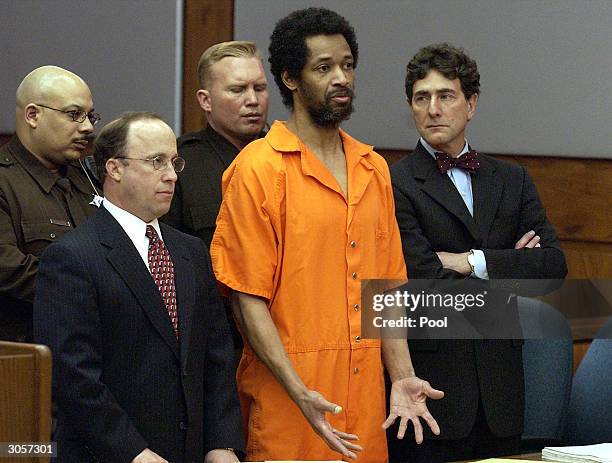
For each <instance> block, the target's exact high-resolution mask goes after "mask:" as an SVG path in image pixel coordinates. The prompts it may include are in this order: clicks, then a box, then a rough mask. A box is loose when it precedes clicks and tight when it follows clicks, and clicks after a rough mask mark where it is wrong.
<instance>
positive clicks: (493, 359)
mask: <svg viewBox="0 0 612 463" xmlns="http://www.w3.org/2000/svg"><path fill="white" fill-rule="evenodd" d="M480 161H481V168H480V169H479V170H478V171H477V172H475V173H474V174H472V177H471V180H472V192H473V198H474V217H472V216H471V215H470V213H469V211H468V209H467V207H466V206H465V203H464V202H463V200H462V198H461V196H460V195H459V193H458V192H457V189H456V187H455V186H454V185H453V183H452V181H451V180H450V178H449V177H448V175H446V174H440V173H439V171H438V170H437V166H436V162H435V160H434V159H433V157H432V156H431V155H430V154H429V153H428V152H427V151H426V150H425V148H424V147H423V146H422V145H421V144H420V143H419V144H418V145H417V147H416V150H415V152H414V153H413V154H412V155H410V156H407V157H406V158H404V159H402V160H400V161H398V162H397V163H395V164H394V165H393V166H392V167H391V179H392V182H393V188H394V195H395V209H396V215H397V221H398V225H399V229H400V233H401V237H402V246H403V252H404V258H405V260H406V266H407V268H408V277H409V278H429V279H434V278H455V279H458V278H465V277H464V276H462V275H461V274H459V273H457V272H455V271H453V270H449V269H445V268H443V267H442V264H441V262H440V260H439V259H438V257H437V255H436V252H439V251H447V252H455V253H458V252H466V251H469V250H470V249H480V250H482V251H483V252H484V255H485V258H486V261H487V270H488V273H489V277H490V278H491V279H501V278H513V279H521V278H524V279H527V278H533V279H537V278H563V277H565V274H566V273H567V268H566V265H565V258H564V255H563V252H562V251H561V248H560V246H559V242H558V240H557V237H556V235H555V231H554V229H553V227H552V225H551V224H550V223H549V222H548V220H547V219H546V214H545V211H544V208H543V207H542V204H541V203H540V199H539V197H538V193H537V191H536V188H535V185H534V184H533V182H532V180H531V178H530V177H529V175H528V174H527V172H526V170H525V169H524V168H522V167H520V166H517V165H513V164H509V163H506V162H503V161H499V160H496V159H493V158H491V157H488V156H486V155H481V157H480ZM529 230H535V232H536V233H537V234H538V235H539V236H540V237H541V241H540V243H541V246H542V247H541V248H536V249H523V250H515V249H514V245H515V243H516V242H517V241H518V240H519V238H520V237H521V236H522V235H523V234H524V233H526V232H527V231H529ZM514 301H515V300H514ZM514 303H515V302H514ZM409 345H410V351H411V354H412V358H413V362H414V366H415V370H416V372H417V374H418V375H419V376H420V377H422V378H426V379H427V380H429V381H430V382H431V384H432V385H433V386H434V387H436V388H439V389H442V390H444V391H445V392H446V396H445V398H444V399H442V400H439V401H429V402H428V406H429V409H430V411H431V413H432V414H433V415H434V417H435V418H436V420H437V421H438V424H439V425H440V428H441V430H442V434H441V436H440V438H442V439H459V438H463V437H466V436H467V435H468V433H469V432H470V430H471V429H472V426H473V424H474V420H475V417H476V411H477V408H478V401H479V399H480V400H482V405H483V409H484V412H485V416H486V419H487V422H488V424H489V427H490V428H491V431H492V432H493V433H494V434H495V435H497V436H500V437H503V436H510V435H516V434H520V433H521V432H522V415H523V414H522V411H523V404H524V385H523V369H522V355H521V342H520V341H519V340H515V341H513V340H485V341H465V340H424V341H410V342H409ZM425 438H433V436H432V434H431V432H426V435H425Z"/></svg>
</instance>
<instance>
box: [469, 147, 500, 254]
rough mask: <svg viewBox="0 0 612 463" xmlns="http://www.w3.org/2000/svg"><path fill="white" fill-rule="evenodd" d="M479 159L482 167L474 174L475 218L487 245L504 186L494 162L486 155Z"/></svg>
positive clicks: (484, 243)
mask: <svg viewBox="0 0 612 463" xmlns="http://www.w3.org/2000/svg"><path fill="white" fill-rule="evenodd" d="M479 159H480V169H479V170H478V171H476V172H475V173H474V174H472V195H473V198H474V220H475V221H476V223H477V224H478V228H479V229H480V233H481V236H482V238H483V242H482V245H483V246H486V244H487V238H488V236H489V231H490V230H491V225H492V224H493V219H495V214H496V213H497V208H498V207H499V201H500V198H501V194H502V191H503V188H504V186H503V184H502V183H501V182H500V181H499V178H496V177H495V175H494V174H495V167H494V166H493V164H492V163H491V162H490V161H489V160H488V159H487V158H486V157H485V156H480V158H479Z"/></svg>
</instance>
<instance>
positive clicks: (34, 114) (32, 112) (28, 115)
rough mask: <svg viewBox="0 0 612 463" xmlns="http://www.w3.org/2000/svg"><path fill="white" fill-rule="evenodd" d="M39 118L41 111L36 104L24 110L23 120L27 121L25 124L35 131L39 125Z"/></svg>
mask: <svg viewBox="0 0 612 463" xmlns="http://www.w3.org/2000/svg"><path fill="white" fill-rule="evenodd" d="M39 117H40V111H39V109H38V108H37V107H36V105H35V104H32V103H30V104H29V105H27V106H26V107H25V109H24V110H23V118H24V119H25V123H26V124H28V125H29V126H30V127H32V128H33V129H35V128H36V126H37V125H38V121H39Z"/></svg>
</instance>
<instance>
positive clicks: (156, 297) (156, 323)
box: [96, 207, 180, 360]
mask: <svg viewBox="0 0 612 463" xmlns="http://www.w3.org/2000/svg"><path fill="white" fill-rule="evenodd" d="M96 221H97V223H96V228H97V230H98V235H99V238H100V242H101V243H102V244H103V245H105V246H107V247H108V248H109V252H108V255H107V259H108V261H109V263H110V264H111V265H112V267H113V268H114V269H115V271H116V272H117V273H118V274H119V276H120V277H121V278H122V279H123V281H124V282H125V284H126V286H127V287H128V288H129V290H130V291H131V292H132V294H133V295H134V299H135V300H136V301H137V302H138V304H139V305H140V306H141V307H142V309H143V311H144V313H145V314H146V316H147V317H148V318H149V320H150V321H151V324H152V325H153V327H154V328H155V330H156V331H157V332H158V333H159V335H160V336H161V337H162V338H163V339H164V341H165V342H166V343H167V344H168V347H169V348H170V350H172V352H173V353H174V355H175V356H176V358H177V360H179V359H180V356H179V345H178V342H177V340H176V336H175V335H174V330H173V328H172V322H171V321H170V317H168V312H167V310H166V307H165V305H164V303H163V301H162V298H161V295H160V294H159V289H158V288H157V286H156V285H155V282H154V281H153V278H151V274H150V273H149V271H148V269H147V267H146V265H145V264H144V262H143V261H142V258H141V257H140V254H138V251H137V250H136V248H135V247H134V244H133V243H132V241H131V240H130V238H129V237H128V236H127V234H126V233H125V231H124V230H123V228H122V227H121V225H119V223H118V222H117V221H116V220H115V219H114V217H113V216H112V215H111V214H110V213H109V212H108V211H107V210H106V209H104V207H100V209H99V211H98V213H97V214H96ZM179 310H180V306H179Z"/></svg>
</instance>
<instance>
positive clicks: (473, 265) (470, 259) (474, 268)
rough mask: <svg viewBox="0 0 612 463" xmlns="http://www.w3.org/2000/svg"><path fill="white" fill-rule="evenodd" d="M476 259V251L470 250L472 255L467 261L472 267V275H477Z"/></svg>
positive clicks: (469, 255)
mask: <svg viewBox="0 0 612 463" xmlns="http://www.w3.org/2000/svg"><path fill="white" fill-rule="evenodd" d="M475 259H476V256H474V250H473V249H470V253H469V254H468V256H467V261H468V264H469V265H470V270H471V272H472V273H471V274H472V275H473V274H474V273H476V267H475V265H476V261H475Z"/></svg>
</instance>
